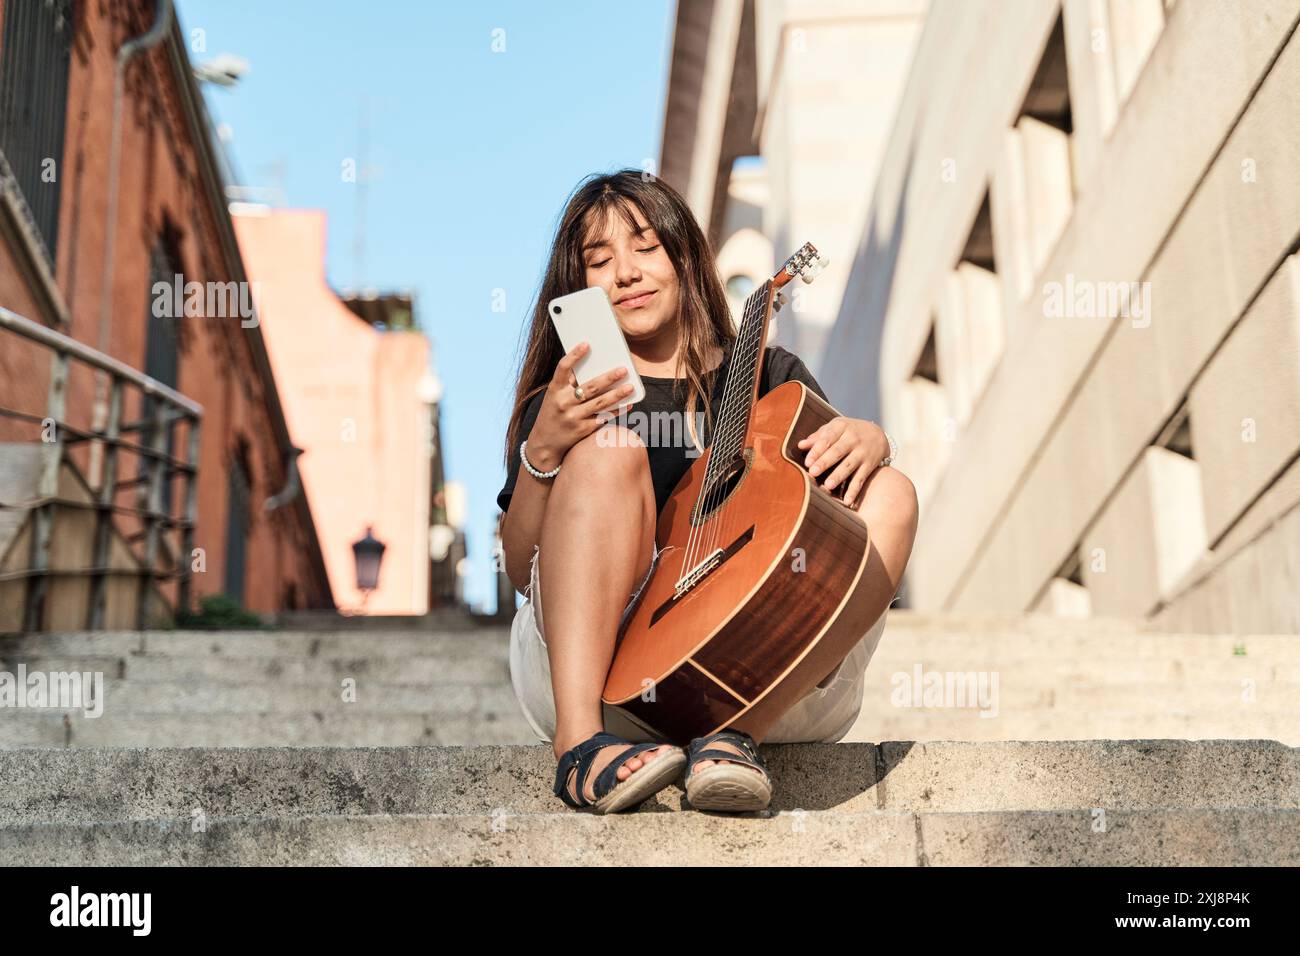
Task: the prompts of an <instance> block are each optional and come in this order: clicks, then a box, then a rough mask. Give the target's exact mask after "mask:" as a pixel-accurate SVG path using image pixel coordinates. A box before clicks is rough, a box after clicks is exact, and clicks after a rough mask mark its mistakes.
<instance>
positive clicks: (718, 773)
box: [686, 730, 772, 813]
mask: <svg viewBox="0 0 1300 956" xmlns="http://www.w3.org/2000/svg"><path fill="white" fill-rule="evenodd" d="M718 742H723V743H728V744H732V745H734V746H735V747H737V748H738V749H739V750H740V753H739V754H734V753H732V752H731V751H729V750H719V749H717V748H713V749H705V748H707V747H708V745H709V744H712V743H718ZM701 760H729V761H731V762H732V763H731V764H715V765H713V766H712V767H705V768H704V769H703V770H701V771H700V772H699V773H696V772H695V764H696V763H698V762H699V761H701ZM735 764H740V765H741V766H735ZM747 767H753V768H755V769H757V770H758V773H754V770H749V769H746V768H747ZM686 799H687V800H688V801H689V802H690V805H691V806H693V807H694V808H695V809H696V810H724V811H728V812H732V813H740V812H744V811H747V810H764V809H766V808H767V805H768V804H769V803H770V802H771V801H772V779H771V777H769V776H768V774H767V764H766V763H764V761H763V758H762V757H760V756H759V754H758V744H757V743H755V742H754V738H753V737H751V736H750V735H749V734H747V733H745V732H744V731H743V730H720V731H718V732H717V733H716V734H709V735H708V736H706V737H696V738H695V739H694V740H692V741H691V745H690V753H689V755H688V757H687V761H686Z"/></svg>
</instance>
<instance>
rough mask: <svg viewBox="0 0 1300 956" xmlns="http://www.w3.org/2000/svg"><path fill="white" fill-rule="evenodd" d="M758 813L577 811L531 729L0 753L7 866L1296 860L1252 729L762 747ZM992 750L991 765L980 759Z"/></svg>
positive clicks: (1291, 828)
mask: <svg viewBox="0 0 1300 956" xmlns="http://www.w3.org/2000/svg"><path fill="white" fill-rule="evenodd" d="M762 749H763V753H764V756H765V758H766V759H767V761H768V764H769V767H770V769H771V772H772V776H773V780H774V782H775V784H776V790H775V794H774V798H773V803H772V806H771V807H770V808H769V810H767V811H765V812H764V813H762V814H747V815H742V816H735V817H733V816H729V815H718V814H705V813H699V812H695V811H692V810H690V809H689V807H686V806H684V804H683V794H682V792H681V790H680V788H679V787H676V786H674V787H670V788H668V789H666V790H665V791H662V792H661V793H660V794H659V795H657V796H656V797H655V798H654V799H653V800H650V801H647V803H646V804H644V805H643V806H642V807H641V808H640V810H639V811H637V812H635V813H630V814H620V815H615V816H607V817H598V816H593V815H590V814H581V813H574V812H572V811H570V810H567V809H565V808H563V807H562V805H561V804H560V803H559V801H558V800H557V799H556V798H555V797H554V795H553V794H551V793H550V784H551V780H552V778H553V769H554V759H553V756H552V754H551V753H550V749H549V748H548V747H543V746H535V747H470V748H446V747H402V748H377V749H346V748H311V749H292V748H271V749H232V750H204V749H192V748H183V749H177V750H135V749H119V748H111V749H103V750H62V751H56V750H18V751H10V752H6V753H0V775H3V777H4V779H5V780H6V787H5V788H4V789H3V790H0V858H2V859H4V860H5V862H6V864H8V865H11V866H12V865H69V864H75V865H105V864H114V865H213V864H219V865H286V864H298V865H321V864H345V865H380V864H386V865H393V864H423V865H450V864H456V865H475V864H477V865H482V864H527V865H533V864H566V863H575V864H584V865H588V864H595V863H600V864H615V865H617V864H635V863H641V864H650V865H678V866H680V865H684V864H685V865H691V864H716V863H726V864H751V865H764V864H773V865H776V864H785V865H814V864H819V865H825V864H828V863H829V864H843V865H862V864H870V865H900V866H913V865H969V866H993V865H1104V864H1108V865H1124V866H1173V865H1230V866H1231V865H1256V866H1258V865H1276V866H1294V865H1297V863H1300V809H1298V807H1300V751H1297V750H1295V749H1293V748H1288V747H1282V746H1280V745H1278V744H1276V743H1273V742H1270V741H1246V742H1232V741H1207V742H1201V743H1195V742H1188V741H1115V742H1110V741H1107V742H1095V743H1094V742H1084V741H1070V742H1063V743H1050V744H1034V743H1025V742H1018V743H1006V744H971V743H957V742H947V743H933V744H917V743H913V742H890V743H886V744H883V745H881V746H872V745H851V744H837V745H830V744H788V745H780V744H775V745H766V746H764V747H763V748H762ZM990 767H996V768H997V772H996V773H989V772H988V770H989V768H990Z"/></svg>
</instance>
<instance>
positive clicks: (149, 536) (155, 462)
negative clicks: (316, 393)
mask: <svg viewBox="0 0 1300 956" xmlns="http://www.w3.org/2000/svg"><path fill="white" fill-rule="evenodd" d="M0 330H4V331H7V332H10V333H14V334H16V335H18V336H20V337H21V338H24V339H27V340H28V341H31V342H34V343H36V344H38V345H41V346H44V347H46V348H48V349H49V350H51V351H52V352H53V355H52V356H51V367H50V386H49V394H48V397H47V399H46V409H45V415H43V416H38V415H34V414H32V413H29V412H24V411H21V410H18V409H13V408H8V407H5V406H3V405H0V417H3V418H10V419H15V420H18V421H27V422H33V423H39V424H43V425H45V426H46V427H48V426H49V425H50V424H52V425H53V426H54V435H55V440H53V441H45V442H42V450H41V456H40V457H41V462H40V470H39V475H38V479H37V487H36V497H35V498H33V499H30V500H27V501H21V502H4V503H0V508H3V509H15V508H17V509H25V510H30V511H31V513H32V518H33V525H32V534H31V552H30V558H29V561H28V567H27V568H26V569H25V570H21V571H10V572H7V573H0V581H9V580H15V579H25V580H26V581H27V582H28V583H27V589H26V606H25V611H24V629H25V630H28V631H35V630H40V629H41V628H42V627H43V622H44V620H45V616H46V615H45V604H46V601H47V597H48V592H49V582H50V579H51V578H55V577H60V576H74V575H75V576H88V577H89V578H90V580H91V588H90V600H89V604H88V607H87V616H86V626H87V627H88V628H90V629H99V628H102V627H103V626H104V618H105V611H106V602H107V596H108V579H109V577H110V576H113V575H121V574H128V575H137V576H138V577H139V584H138V592H137V601H136V617H137V627H138V628H140V629H143V628H145V627H146V626H148V624H149V623H150V622H149V611H150V606H151V600H152V595H153V592H154V590H155V588H156V587H157V585H158V583H159V582H160V581H162V580H166V579H175V580H176V582H177V600H176V604H177V607H178V608H180V609H183V610H187V609H189V607H190V585H191V553H192V551H193V547H194V524H195V512H196V497H197V487H196V486H197V479H198V460H199V435H200V425H201V422H202V418H203V408H202V406H200V405H199V404H198V403H197V402H195V401H193V400H192V399H189V398H186V397H185V396H184V395H182V394H180V393H179V392H177V391H175V390H174V389H172V388H169V387H168V386H166V385H164V384H162V383H161V382H158V381H156V380H155V379H152V378H150V377H149V376H147V375H145V374H143V373H142V372H140V371H138V370H137V369H134V368H132V367H131V366H129V365H126V364H125V363H123V362H120V361H118V360H117V359H115V358H113V357H111V356H109V355H105V354H104V353H102V352H99V351H97V350H95V349H93V348H90V347H89V346H87V345H84V344H83V343H81V342H78V341H76V340H75V339H72V338H69V337H68V336H66V335H63V334H61V333H59V332H56V331H55V330H53V329H51V328H48V327H47V326H44V325H41V324H40V323H37V322H33V321H31V320H30V319H27V318H24V317H23V316H21V315H18V314H16V313H14V312H11V311H9V310H8V309H5V308H0ZM74 361H75V362H81V363H84V364H85V365H87V366H89V367H90V368H92V369H94V370H95V371H96V372H97V373H99V374H103V375H106V376H108V379H109V388H108V409H107V415H106V419H105V424H104V425H103V426H102V427H100V428H94V429H79V428H76V427H74V426H73V425H71V424H70V423H69V422H67V421H66V411H67V392H68V372H69V367H70V365H71V363H72V362H74ZM0 387H2V386H0ZM128 387H133V388H136V389H138V390H139V391H140V392H141V393H142V394H143V395H144V396H146V397H148V398H149V399H151V400H150V401H146V402H142V403H141V406H142V408H143V409H144V410H145V412H144V415H143V416H142V418H141V420H140V421H138V422H124V421H123V420H122V417H123V407H124V401H123V399H124V393H125V391H126V389H127V388H128ZM0 394H2V392H0ZM182 423H184V424H185V425H186V426H187V429H186V435H185V438H186V439H187V440H186V443H185V445H186V448H185V456H184V457H182V458H177V457H174V456H173V455H171V454H168V452H167V448H168V447H169V445H171V447H176V443H173V442H171V440H170V438H171V436H173V435H174V434H175V431H174V430H175V429H176V428H177V426H178V425H180V424H182ZM132 435H137V436H138V440H133V438H131V437H129V436H132ZM83 442H86V443H92V444H97V445H99V446H100V448H101V451H102V456H101V462H102V467H101V469H100V476H99V480H98V481H97V482H96V483H95V484H94V486H93V487H91V500H90V501H89V502H87V501H79V500H76V499H71V498H68V497H66V496H60V495H59V476H60V473H61V471H62V469H63V466H64V464H65V463H69V464H72V463H71V462H70V460H69V459H68V452H69V450H70V448H71V447H72V446H75V445H78V444H80V443H83ZM121 452H127V453H131V454H135V455H137V456H139V458H140V460H141V461H142V463H143V465H144V467H143V469H142V470H141V473H140V474H139V475H137V476H136V477H132V478H128V479H122V480H119V477H118V465H119V456H120V453H121ZM74 467H75V465H74ZM177 475H180V476H183V481H184V484H185V488H184V494H183V496H182V498H183V503H182V514H181V515H180V516H178V517H173V516H172V515H171V514H170V513H169V509H168V508H166V507H165V506H164V504H163V498H164V494H163V489H164V487H165V486H167V485H170V484H171V483H172V481H173V480H174V478H175V477H176V476H177ZM132 486H134V487H135V489H136V504H135V505H134V506H132V505H126V504H120V503H118V501H117V497H118V492H119V490H122V489H130V488H131V487H132ZM60 507H63V508H69V509H84V510H88V511H93V512H94V514H95V532H94V552H93V561H92V564H91V565H90V566H89V567H83V568H72V569H69V568H53V567H51V562H50V546H51V531H52V529H53V526H54V514H55V511H56V509H57V508H60ZM114 515H123V516H129V519H130V520H131V521H132V522H134V523H138V524H139V526H140V530H139V533H138V534H136V535H134V536H132V537H128V536H127V535H125V534H124V533H123V531H122V529H120V528H118V527H117V526H116V525H115V523H114V520H113V517H114ZM168 532H171V533H172V534H173V535H174V537H175V541H174V542H173V545H174V546H173V547H171V548H170V549H169V548H167V542H166V541H165V540H164V535H165V534H167V533H168ZM115 536H118V537H120V538H122V539H125V540H127V542H128V544H129V546H130V547H131V550H132V553H133V555H134V557H135V559H136V561H137V562H138V568H115V567H112V566H111V564H112V562H111V560H110V557H111V546H112V544H113V539H114V537H115ZM165 550H170V551H171V552H172V553H171V557H172V559H173V560H171V561H170V562H168V561H167V560H165V559H166V557H167V555H165V554H164V551H165ZM169 564H170V566H168V565H169Z"/></svg>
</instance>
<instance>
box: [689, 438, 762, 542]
mask: <svg viewBox="0 0 1300 956" xmlns="http://www.w3.org/2000/svg"><path fill="white" fill-rule="evenodd" d="M752 456H753V452H752V450H751V449H748V448H746V449H745V451H744V453H743V456H738V457H736V458H733V459H732V460H731V461H730V462H728V464H727V466H726V467H725V468H724V469H723V472H722V474H720V475H719V476H718V477H717V478H715V479H713V480H712V481H710V482H709V483H708V484H707V485H705V486H704V490H703V492H701V494H700V496H699V498H698V499H697V500H696V503H695V512H694V514H692V515H691V523H692V524H696V525H700V524H704V522H706V521H708V520H709V519H710V518H711V517H713V515H714V513H715V512H717V510H718V509H719V508H721V507H722V506H723V505H724V504H726V503H727V499H728V498H730V497H731V496H732V495H733V494H735V492H736V489H737V488H738V487H739V486H740V482H741V481H742V480H743V479H744V477H745V473H746V472H747V471H749V464H750V461H751V460H752Z"/></svg>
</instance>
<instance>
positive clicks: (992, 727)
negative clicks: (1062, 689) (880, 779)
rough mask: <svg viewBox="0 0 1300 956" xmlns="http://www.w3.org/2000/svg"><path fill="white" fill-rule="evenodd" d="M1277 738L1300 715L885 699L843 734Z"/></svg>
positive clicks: (1287, 734) (1284, 738) (1293, 737)
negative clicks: (948, 705)
mask: <svg viewBox="0 0 1300 956" xmlns="http://www.w3.org/2000/svg"><path fill="white" fill-rule="evenodd" d="M1133 738H1142V739H1178V740H1189V741H1197V740H1218V739H1223V740H1254V739H1263V740H1275V741H1279V742H1280V743H1283V744H1286V745H1288V746H1300V720H1298V719H1297V717H1296V715H1295V714H1294V713H1277V712H1273V713H1257V712H1255V711H1250V710H1247V709H1245V707H1244V706H1243V707H1241V708H1238V709H1236V710H1223V711H1206V712H1195V713H1173V712H1170V713H1162V712H1158V711H1152V710H1146V711H1143V712H1140V713H1130V712H1125V711H1088V710H1075V711H1062V710H1049V709H1044V708H1030V709H1021V710H1009V709H1008V708H1006V707H1005V706H1004V707H1002V708H1000V711H999V713H998V716H997V717H992V718H986V717H981V716H980V712H979V711H978V710H975V709H966V710H957V709H955V708H954V709H950V710H933V709H931V710H919V709H912V708H893V707H889V706H887V705H881V706H870V707H868V706H864V707H863V709H862V711H861V712H860V713H859V714H858V718H857V720H856V721H855V722H854V724H853V726H852V727H851V728H849V731H848V733H846V734H845V735H844V737H843V738H842V739H843V740H845V741H852V742H861V741H879V740H925V741H930V740H970V741H996V740H1107V739H1109V740H1127V739H1133Z"/></svg>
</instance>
